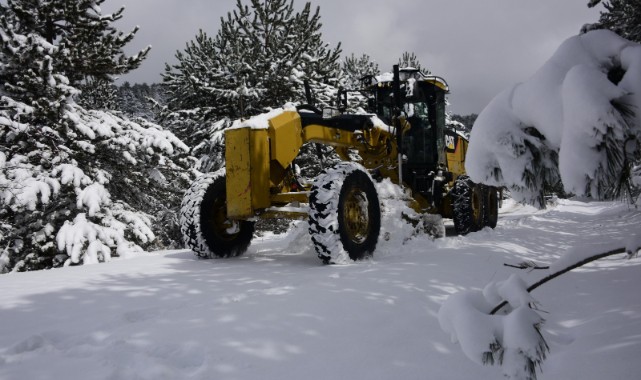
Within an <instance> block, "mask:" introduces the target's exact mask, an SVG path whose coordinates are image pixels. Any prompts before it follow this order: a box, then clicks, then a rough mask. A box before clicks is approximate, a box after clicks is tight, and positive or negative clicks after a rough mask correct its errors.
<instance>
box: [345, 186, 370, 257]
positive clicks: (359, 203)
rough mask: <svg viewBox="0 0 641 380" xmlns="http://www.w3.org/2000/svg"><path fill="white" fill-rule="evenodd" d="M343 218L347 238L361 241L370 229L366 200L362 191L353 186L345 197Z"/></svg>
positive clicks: (359, 242) (365, 237)
mask: <svg viewBox="0 0 641 380" xmlns="http://www.w3.org/2000/svg"><path fill="white" fill-rule="evenodd" d="M343 219H344V222H345V227H346V229H345V230H346V232H347V235H348V237H349V239H350V240H352V241H353V242H355V243H358V244H361V243H363V242H364V241H365V240H366V239H367V236H368V235H369V230H370V221H369V214H368V200H367V196H366V195H365V193H364V192H363V191H361V190H359V189H355V188H354V189H351V190H350V191H349V193H348V194H347V197H346V199H345V209H344V213H343Z"/></svg>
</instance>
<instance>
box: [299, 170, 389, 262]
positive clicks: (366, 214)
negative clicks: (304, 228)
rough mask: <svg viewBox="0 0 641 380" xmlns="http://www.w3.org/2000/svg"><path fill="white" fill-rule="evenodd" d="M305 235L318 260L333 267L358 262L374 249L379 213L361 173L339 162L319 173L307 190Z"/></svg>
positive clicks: (370, 184) (371, 185) (373, 192)
mask: <svg viewBox="0 0 641 380" xmlns="http://www.w3.org/2000/svg"><path fill="white" fill-rule="evenodd" d="M309 203H310V213H309V233H310V235H311V239H312V242H313V243H314V248H315V249H316V252H317V254H318V257H319V258H320V259H321V260H323V262H324V263H326V264H329V263H337V262H341V261H344V260H345V259H346V258H347V257H349V258H350V259H352V260H361V259H363V258H366V257H368V256H370V255H371V254H372V253H373V252H374V250H375V249H376V244H377V243H378V236H379V233H380V228H381V210H380V204H379V200H378V195H377V193H376V188H375V187H374V183H373V181H372V179H371V177H370V176H369V174H368V173H367V172H366V171H365V169H364V168H363V167H362V166H360V165H358V164H355V163H351V162H342V163H339V164H338V165H336V166H335V167H333V168H331V169H328V170H325V171H324V172H323V173H321V174H320V175H319V176H318V178H317V179H316V181H314V185H313V186H312V189H311V194H310V200H309Z"/></svg>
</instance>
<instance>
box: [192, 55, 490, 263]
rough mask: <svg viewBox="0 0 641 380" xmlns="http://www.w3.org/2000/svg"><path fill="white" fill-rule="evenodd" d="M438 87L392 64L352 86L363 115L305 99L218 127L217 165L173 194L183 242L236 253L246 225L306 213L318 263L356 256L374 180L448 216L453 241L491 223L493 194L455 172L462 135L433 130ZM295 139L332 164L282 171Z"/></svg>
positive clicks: (367, 231)
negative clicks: (221, 161)
mask: <svg viewBox="0 0 641 380" xmlns="http://www.w3.org/2000/svg"><path fill="white" fill-rule="evenodd" d="M448 91H449V88H448V85H447V83H446V82H445V80H443V79H442V78H440V77H436V76H426V75H423V74H422V73H420V72H419V71H417V70H399V69H398V67H397V66H395V67H394V73H393V74H392V75H383V76H380V77H377V78H369V80H368V83H367V85H366V86H365V87H364V88H363V89H362V91H361V93H362V94H363V96H365V97H366V98H367V104H368V108H369V109H368V110H367V111H368V113H365V114H363V113H360V114H349V113H345V112H341V111H344V109H345V108H346V107H340V104H341V103H340V102H338V103H339V107H338V110H339V112H333V113H327V112H324V111H327V110H320V109H317V108H316V107H314V105H311V104H305V105H301V106H298V107H296V108H291V109H284V110H276V111H273V112H271V113H269V114H265V115H261V116H258V117H255V118H252V119H249V120H247V121H245V122H244V123H240V125H239V126H238V127H236V128H231V129H228V130H227V131H226V132H225V160H226V167H225V168H223V169H221V170H219V171H217V172H215V173H208V174H205V175H203V176H201V177H199V178H198V179H197V180H196V181H195V182H194V183H193V184H192V186H191V187H190V189H189V190H188V191H187V193H186V194H185V197H184V199H183V204H182V208H181V231H182V233H183V236H184V240H185V242H186V244H187V245H188V246H189V248H191V249H192V250H193V251H194V252H195V253H196V254H198V255H199V256H201V257H206V258H213V257H229V256H237V255H240V254H242V253H243V252H244V251H245V250H246V249H247V248H248V246H249V244H250V243H251V240H252V237H253V233H254V223H255V221H256V220H258V219H261V218H274V217H278V218H283V217H284V218H307V220H308V222H309V232H310V235H311V241H312V243H313V245H314V247H315V250H316V252H317V254H318V256H319V258H320V259H321V260H322V261H323V262H324V263H332V262H336V261H339V260H342V259H343V258H345V257H349V258H350V259H352V260H358V259H362V258H364V257H367V256H368V255H371V254H372V253H373V252H374V250H375V248H376V244H377V241H378V238H379V235H380V228H381V208H380V204H379V197H378V194H377V192H376V186H375V181H376V180H381V179H383V178H389V179H390V180H391V181H392V182H393V183H395V184H398V185H401V186H402V187H403V188H404V189H406V192H407V194H408V195H409V205H410V206H411V207H412V208H413V209H414V210H415V211H417V212H418V213H419V214H422V215H440V216H442V217H445V218H451V219H453V220H454V226H455V229H456V231H457V233H459V234H466V233H468V232H471V231H475V230H478V229H480V228H483V227H484V226H489V227H492V228H494V227H495V226H496V221H497V215H498V193H497V189H496V188H493V187H488V186H483V185H480V184H475V183H472V182H471V181H470V179H469V178H468V177H467V176H466V175H465V168H464V160H465V152H466V148H467V140H466V139H465V138H464V137H463V136H461V135H459V134H458V133H456V132H454V131H451V130H446V126H445V95H446V94H447V92H448ZM342 99H343V101H345V99H346V97H343V98H342ZM334 111H336V110H334ZM307 143H317V144H322V145H326V146H332V147H333V148H334V150H335V152H336V153H337V154H338V156H339V157H340V159H341V160H342V161H341V162H339V163H338V164H337V165H335V166H333V167H329V168H326V169H324V170H323V172H322V173H321V174H320V175H319V176H318V177H316V178H315V179H314V180H313V182H312V183H311V184H309V185H308V184H305V183H304V181H301V180H300V178H298V174H297V173H296V171H295V170H294V161H295V160H296V158H297V157H298V156H299V153H300V149H301V147H302V146H303V145H304V144H307Z"/></svg>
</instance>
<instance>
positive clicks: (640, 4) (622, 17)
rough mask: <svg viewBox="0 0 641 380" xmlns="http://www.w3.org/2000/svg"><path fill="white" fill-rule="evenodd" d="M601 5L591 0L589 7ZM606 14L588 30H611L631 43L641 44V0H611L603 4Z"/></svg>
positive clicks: (598, 0)
mask: <svg viewBox="0 0 641 380" xmlns="http://www.w3.org/2000/svg"><path fill="white" fill-rule="evenodd" d="M599 3H601V0H591V1H590V2H589V3H588V6H589V7H594V6H596V5H597V4H599ZM603 6H604V7H605V10H606V11H605V12H601V17H600V18H599V21H598V22H597V23H596V24H592V25H589V28H588V29H609V30H611V31H613V32H615V33H617V34H618V35H620V36H621V37H624V38H626V39H628V40H630V41H634V42H639V43H641V0H609V1H606V2H603Z"/></svg>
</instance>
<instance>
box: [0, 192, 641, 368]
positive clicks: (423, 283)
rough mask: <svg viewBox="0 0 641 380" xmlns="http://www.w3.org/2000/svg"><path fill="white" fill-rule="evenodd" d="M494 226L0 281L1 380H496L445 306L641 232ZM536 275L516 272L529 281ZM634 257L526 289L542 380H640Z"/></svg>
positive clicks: (274, 244) (396, 233)
mask: <svg viewBox="0 0 641 380" xmlns="http://www.w3.org/2000/svg"><path fill="white" fill-rule="evenodd" d="M502 212H503V214H502V217H501V219H500V222H499V226H498V227H497V229H496V230H483V231H480V232H477V233H473V234H470V235H468V236H466V237H447V238H443V239H440V240H437V241H434V242H432V241H430V240H429V239H427V238H414V239H412V240H410V241H408V242H406V243H405V244H400V243H401V242H402V233H401V231H400V229H399V228H400V227H397V224H396V222H395V221H394V220H389V218H388V220H386V221H384V223H383V228H384V229H385V230H386V231H388V232H390V235H389V236H390V238H389V240H388V241H380V242H379V245H378V249H377V251H376V253H375V256H374V259H372V260H368V261H365V262H359V263H356V264H352V265H342V266H323V265H321V263H320V260H318V259H317V258H316V257H315V255H314V254H313V252H312V248H311V245H310V243H309V240H308V236H307V235H306V232H305V228H304V227H301V228H300V229H299V230H294V231H293V232H292V233H291V234H289V235H288V236H269V237H264V238H262V239H257V240H256V241H255V242H254V243H253V245H252V247H251V248H250V251H249V252H248V253H247V254H246V255H244V256H243V257H240V258H236V259H228V260H208V261H203V260H198V259H196V258H195V257H194V256H193V254H191V252H188V251H177V252H163V253H159V254H150V255H148V256H145V257H139V258H134V259H129V260H119V261H114V262H111V263H108V264H100V265H92V266H84V267H74V268H64V269H57V270H51V271H43V272H32V273H20V274H9V275H2V276H0V289H2V292H1V293H0V379H1V380H14V379H15V380H19V379H20V380H21V379H65V378H67V379H75V378H85V379H150V380H151V379H153V380H160V379H348V378H349V379H370V380H371V379H498V378H501V372H500V369H498V368H493V367H480V366H478V365H476V364H474V363H473V362H471V361H470V360H469V359H467V358H466V357H465V355H464V354H463V353H462V352H461V350H460V347H459V346H457V345H455V344H452V343H451V342H450V340H449V337H448V336H447V335H446V334H445V333H444V332H443V331H442V330H441V329H440V327H439V324H438V320H437V313H438V310H439V308H440V305H441V304H442V303H443V301H444V300H445V299H446V298H447V297H448V296H449V295H450V294H452V293H454V292H457V291H459V290H462V289H469V288H482V287H483V286H484V285H485V284H486V283H488V282H490V281H496V280H502V279H505V278H507V277H508V276H509V274H511V273H514V272H515V271H517V270H516V269H511V268H506V267H504V266H503V263H505V262H510V263H516V262H519V261H522V260H524V259H527V260H536V261H539V262H549V261H551V260H553V259H555V258H557V257H559V255H560V254H562V253H563V252H564V251H565V250H567V249H568V248H569V247H572V246H575V245H578V244H592V243H594V244H596V243H599V244H600V243H604V242H605V243H607V242H612V246H613V247H615V246H618V245H621V244H619V242H620V240H621V239H624V238H625V237H626V236H629V235H632V234H641V213H640V212H638V211H630V210H628V208H627V206H625V205H622V204H612V203H593V204H584V203H579V202H570V201H562V202H561V204H560V205H559V206H556V207H554V208H552V209H549V210H547V211H534V210H532V209H529V208H523V207H521V206H518V205H514V204H512V203H508V204H506V207H504V209H503V210H502ZM541 276H542V273H536V272H531V273H527V272H523V277H524V278H525V279H526V281H528V282H533V281H535V280H536V279H538V278H539V277H541ZM640 288H641V259H639V258H636V259H633V260H623V259H621V258H620V257H614V258H611V259H605V260H602V261H600V262H596V263H594V264H591V265H590V266H588V267H586V268H582V269H579V270H576V271H574V272H572V273H570V274H567V275H565V276H563V277H561V278H559V279H557V280H555V281H554V282H552V283H550V284H547V285H545V286H544V287H542V288H540V289H538V290H536V291H535V294H534V296H535V298H537V299H538V300H539V301H540V302H541V304H542V307H543V309H544V310H545V311H547V312H548V313H549V314H546V316H545V317H546V319H547V323H546V325H545V326H544V335H545V337H546V339H547V340H548V343H549V344H550V347H551V353H550V356H549V358H548V360H547V361H546V362H544V364H543V373H542V374H541V375H540V376H539V379H570V378H573V379H584V380H590V379H595V380H596V379H599V380H601V379H606V378H608V379H624V378H639V376H641V362H640V361H639V354H640V353H641V302H640V301H641V295H640V290H639V289H640Z"/></svg>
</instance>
